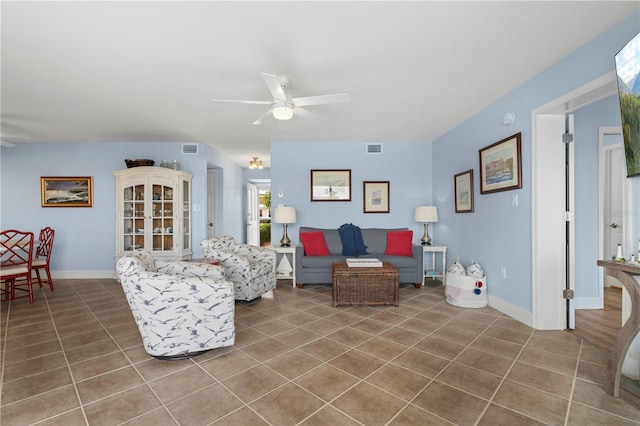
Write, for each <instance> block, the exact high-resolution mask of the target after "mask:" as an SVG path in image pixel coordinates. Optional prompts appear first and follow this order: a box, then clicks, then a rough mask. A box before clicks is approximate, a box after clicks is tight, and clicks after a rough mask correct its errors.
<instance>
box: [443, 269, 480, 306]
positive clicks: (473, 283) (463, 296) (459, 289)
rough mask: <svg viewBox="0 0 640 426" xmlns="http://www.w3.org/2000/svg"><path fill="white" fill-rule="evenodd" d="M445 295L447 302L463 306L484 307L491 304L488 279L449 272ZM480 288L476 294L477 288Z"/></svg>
mask: <svg viewBox="0 0 640 426" xmlns="http://www.w3.org/2000/svg"><path fill="white" fill-rule="evenodd" d="M445 283H446V284H445V286H444V295H445V297H446V301H447V303H449V304H450V305H454V306H459V307H461V308H484V307H485V306H487V305H488V304H489V297H488V296H487V279H486V277H485V278H475V277H469V276H466V275H460V274H450V273H448V274H447V279H446V281H445ZM476 289H477V290H479V294H476V293H478V292H476V291H475V290H476Z"/></svg>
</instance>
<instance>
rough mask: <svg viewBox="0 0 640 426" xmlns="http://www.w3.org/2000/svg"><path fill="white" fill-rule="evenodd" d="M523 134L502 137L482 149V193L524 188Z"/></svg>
mask: <svg viewBox="0 0 640 426" xmlns="http://www.w3.org/2000/svg"><path fill="white" fill-rule="evenodd" d="M520 139H521V134H520V133H516V134H515V135H513V136H509V137H508V138H505V139H502V140H501V141H498V142H496V143H494V144H493V145H489V146H487V147H485V148H482V149H481V150H480V193H481V194H489V193H491V192H499V191H510V190H512V189H519V188H522V154H521V151H520Z"/></svg>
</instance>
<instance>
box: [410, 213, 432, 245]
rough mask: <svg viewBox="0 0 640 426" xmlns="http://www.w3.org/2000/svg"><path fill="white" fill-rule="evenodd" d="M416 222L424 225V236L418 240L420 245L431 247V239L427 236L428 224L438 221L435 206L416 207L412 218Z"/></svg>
mask: <svg viewBox="0 0 640 426" xmlns="http://www.w3.org/2000/svg"><path fill="white" fill-rule="evenodd" d="M413 220H415V221H416V222H420V223H424V235H423V236H422V239H421V240H420V243H421V244H422V245H428V246H430V245H431V237H430V236H429V228H428V226H429V223H430V222H432V223H434V222H437V221H438V209H437V208H436V207H435V206H418V207H416V211H415V214H414V217H413Z"/></svg>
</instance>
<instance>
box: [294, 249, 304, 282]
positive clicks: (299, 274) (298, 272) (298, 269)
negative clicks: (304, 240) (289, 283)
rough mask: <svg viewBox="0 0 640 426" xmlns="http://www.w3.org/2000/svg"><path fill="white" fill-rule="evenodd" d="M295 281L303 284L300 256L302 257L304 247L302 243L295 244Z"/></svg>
mask: <svg viewBox="0 0 640 426" xmlns="http://www.w3.org/2000/svg"><path fill="white" fill-rule="evenodd" d="M295 256H296V282H297V283H301V284H303V283H304V282H303V281H302V258H303V257H304V247H303V246H302V244H299V245H297V246H296V252H295Z"/></svg>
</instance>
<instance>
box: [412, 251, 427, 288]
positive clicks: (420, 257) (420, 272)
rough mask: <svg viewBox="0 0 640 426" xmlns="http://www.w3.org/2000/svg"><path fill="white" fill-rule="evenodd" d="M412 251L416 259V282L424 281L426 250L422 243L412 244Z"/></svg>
mask: <svg viewBox="0 0 640 426" xmlns="http://www.w3.org/2000/svg"><path fill="white" fill-rule="evenodd" d="M411 253H412V255H413V257H414V258H415V259H416V262H417V263H416V284H417V283H422V282H423V281H424V250H423V249H422V246H421V245H420V244H411Z"/></svg>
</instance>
